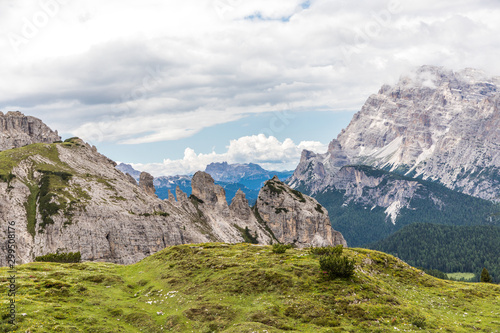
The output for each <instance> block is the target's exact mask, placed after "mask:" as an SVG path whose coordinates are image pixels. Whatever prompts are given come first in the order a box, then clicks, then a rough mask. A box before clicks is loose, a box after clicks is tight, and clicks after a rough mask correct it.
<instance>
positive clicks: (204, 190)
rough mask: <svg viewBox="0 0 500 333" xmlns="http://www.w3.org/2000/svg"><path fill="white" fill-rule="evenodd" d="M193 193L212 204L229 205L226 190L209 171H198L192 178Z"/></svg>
mask: <svg viewBox="0 0 500 333" xmlns="http://www.w3.org/2000/svg"><path fill="white" fill-rule="evenodd" d="M191 187H192V189H193V191H192V195H193V196H195V197H197V198H198V199H200V200H202V201H203V202H204V203H207V204H209V205H212V206H215V205H217V206H221V207H227V201H226V192H225V191H224V189H223V188H222V186H220V185H215V182H214V179H213V178H212V176H210V175H209V174H208V173H206V172H203V171H198V172H196V173H195V174H194V175H193V178H192V179H191Z"/></svg>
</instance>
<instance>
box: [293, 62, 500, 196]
mask: <svg viewBox="0 0 500 333" xmlns="http://www.w3.org/2000/svg"><path fill="white" fill-rule="evenodd" d="M499 109H500V78H499V77H488V76H487V75H486V74H485V73H484V72H481V71H479V70H474V69H470V68H468V69H464V70H461V71H457V72H454V71H452V70H448V69H445V68H443V67H436V66H422V67H420V68H417V69H416V70H414V71H413V72H411V73H408V74H405V75H402V76H401V78H400V80H399V82H398V83H396V84H395V85H392V86H390V85H383V86H382V88H381V89H380V90H379V92H378V94H374V95H371V96H370V97H369V98H368V99H367V101H366V103H365V104H364V105H363V107H362V108H361V110H360V111H359V112H358V113H356V114H355V115H354V116H353V119H352V120H351V122H350V124H349V126H348V127H347V128H346V129H345V130H343V131H342V132H341V133H340V134H339V135H338V137H337V139H336V140H333V141H332V142H331V143H330V146H329V149H328V152H327V153H326V154H313V153H311V152H304V153H303V154H302V158H301V161H300V163H299V165H298V166H297V169H296V170H295V173H294V176H293V177H292V179H291V180H290V182H289V183H290V184H292V185H293V186H294V187H297V186H300V184H303V185H304V186H306V187H308V188H309V190H310V193H317V192H320V191H322V190H323V189H325V188H327V187H329V186H333V185H334V182H335V179H334V178H335V177H333V176H334V175H335V174H337V173H338V172H339V171H340V167H342V166H343V165H347V164H364V165H369V166H373V167H377V168H382V169H385V170H389V171H394V172H398V173H402V174H405V175H407V176H412V177H421V178H423V179H430V180H437V181H439V182H441V183H442V184H443V185H445V186H447V187H448V188H450V189H456V190H459V191H461V192H463V193H466V194H470V195H473V196H477V197H481V198H484V199H489V200H496V201H500V146H499V145H498V142H500V111H499Z"/></svg>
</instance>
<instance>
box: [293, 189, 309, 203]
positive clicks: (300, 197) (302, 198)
mask: <svg viewBox="0 0 500 333" xmlns="http://www.w3.org/2000/svg"><path fill="white" fill-rule="evenodd" d="M290 191H292V193H293V194H295V196H296V197H297V198H298V199H299V202H306V199H305V198H304V195H303V194H302V193H301V192H299V191H297V190H294V189H293V188H291V189H290Z"/></svg>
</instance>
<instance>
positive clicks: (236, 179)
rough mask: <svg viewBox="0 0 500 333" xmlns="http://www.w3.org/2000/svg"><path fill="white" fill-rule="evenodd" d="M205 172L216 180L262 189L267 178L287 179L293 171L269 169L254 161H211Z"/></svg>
mask: <svg viewBox="0 0 500 333" xmlns="http://www.w3.org/2000/svg"><path fill="white" fill-rule="evenodd" d="M205 172H206V173H208V174H210V175H211V176H212V177H213V178H214V180H215V181H216V182H223V183H240V184H243V185H245V186H246V187H248V188H249V189H254V190H256V189H260V188H261V187H262V186H263V185H264V182H265V181H266V180H269V179H271V178H273V177H274V176H277V177H278V178H279V179H280V180H282V181H285V180H287V179H288V178H289V177H290V176H291V175H292V174H293V171H268V170H264V169H263V168H262V167H261V166H260V165H258V164H254V163H248V164H228V163H227V162H222V163H210V164H209V165H207V167H206V169H205Z"/></svg>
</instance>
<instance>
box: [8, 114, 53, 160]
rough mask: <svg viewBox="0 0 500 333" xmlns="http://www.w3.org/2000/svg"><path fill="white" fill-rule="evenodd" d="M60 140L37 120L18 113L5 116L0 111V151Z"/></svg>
mask: <svg viewBox="0 0 500 333" xmlns="http://www.w3.org/2000/svg"><path fill="white" fill-rule="evenodd" d="M60 140H61V137H60V136H59V135H58V134H57V131H52V130H51V129H50V128H49V127H48V126H47V125H45V124H44V123H43V122H42V121H41V120H40V119H38V118H35V117H31V116H25V115H24V114H22V113H21V112H19V111H9V112H7V113H6V114H4V113H3V112H1V111H0V151H3V150H7V149H12V148H19V147H22V146H26V145H29V144H32V143H53V142H56V141H60Z"/></svg>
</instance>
